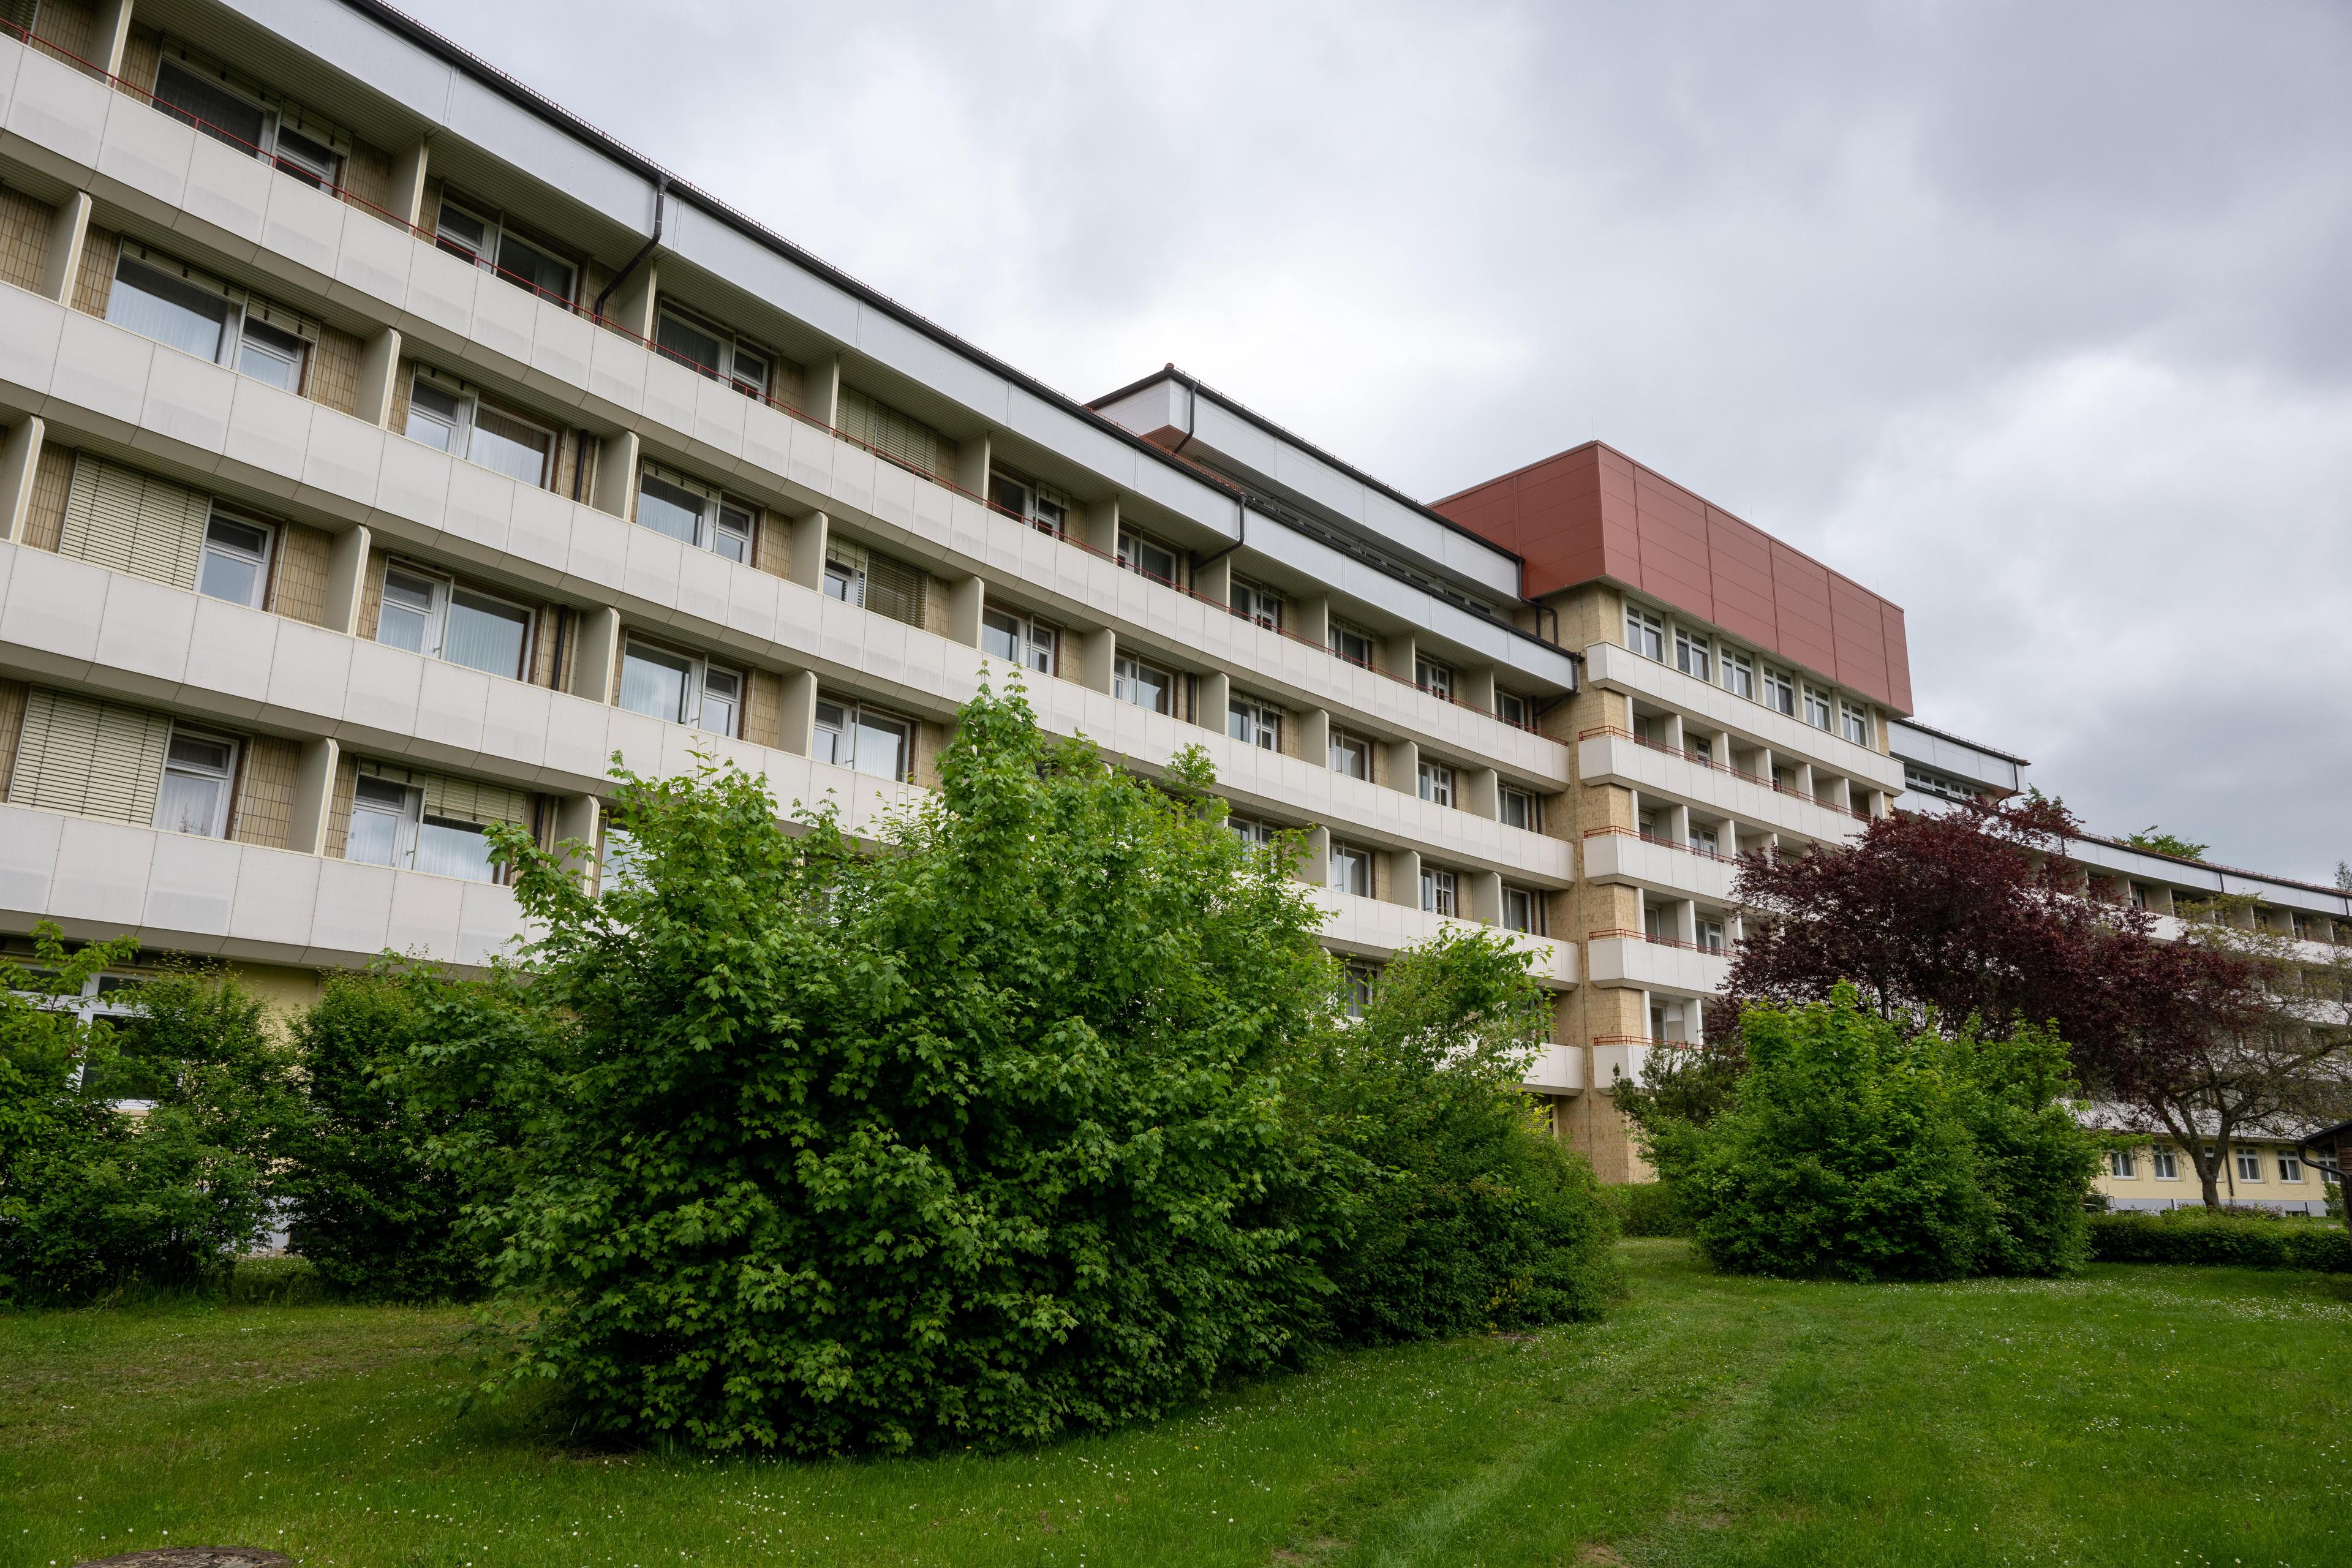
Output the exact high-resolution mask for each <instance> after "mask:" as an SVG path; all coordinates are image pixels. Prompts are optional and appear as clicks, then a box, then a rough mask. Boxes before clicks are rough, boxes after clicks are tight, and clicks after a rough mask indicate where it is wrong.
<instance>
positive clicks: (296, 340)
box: [236, 312, 308, 395]
mask: <svg viewBox="0 0 2352 1568" xmlns="http://www.w3.org/2000/svg"><path fill="white" fill-rule="evenodd" d="M307 353H308V345H307V344H305V343H304V342H302V339H301V337H300V336H299V334H297V333H294V332H289V331H285V330H284V329H283V328H280V327H276V326H272V325H271V324H270V323H268V321H261V320H258V319H257V317H255V316H254V315H253V314H252V313H251V312H247V316H246V318H245V325H244V328H243V331H241V332H240V333H239V335H238V339H237V351H236V368H237V373H238V374H241V375H249V376H251V377H253V379H254V380H256V381H266V382H268V384H270V385H272V386H274V387H276V388H277V389H278V391H280V392H291V393H295V394H298V395H299V393H300V392H301V390H302V363H303V360H304V358H305V356H306V354H307Z"/></svg>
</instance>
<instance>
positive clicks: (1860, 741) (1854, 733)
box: [1838, 702, 1870, 746]
mask: <svg viewBox="0 0 2352 1568" xmlns="http://www.w3.org/2000/svg"><path fill="white" fill-rule="evenodd" d="M1838 720H1839V722H1840V725H1841V726H1842V727H1841V729H1840V731H1839V732H1840V733H1841V734H1843V735H1844V736H1845V738H1846V739H1847V740H1849V741H1852V742H1853V743H1854V744H1855V745H1857V746H1867V745H1869V744H1870V710H1868V709H1867V708H1857V707H1855V706H1854V705H1853V703H1851V702H1841V703H1839V704H1838Z"/></svg>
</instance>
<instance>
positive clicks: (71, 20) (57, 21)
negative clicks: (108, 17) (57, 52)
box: [33, 0, 106, 65]
mask: <svg viewBox="0 0 2352 1568" xmlns="http://www.w3.org/2000/svg"><path fill="white" fill-rule="evenodd" d="M33 32H34V34H35V35H36V36H37V37H43V38H47V40H48V41H49V42H50V43H53V44H55V45H57V47H59V48H61V49H63V50H65V52H66V53H68V54H69V55H72V56H73V57H74V58H77V59H83V60H94V59H96V57H97V54H98V10H97V7H95V6H91V5H80V4H79V3H78V0H41V8H40V14H39V15H38V16H36V17H35V18H34V21H33ZM97 63H98V64H100V65H103V64H105V63H106V62H105V61H103V60H98V61H97Z"/></svg>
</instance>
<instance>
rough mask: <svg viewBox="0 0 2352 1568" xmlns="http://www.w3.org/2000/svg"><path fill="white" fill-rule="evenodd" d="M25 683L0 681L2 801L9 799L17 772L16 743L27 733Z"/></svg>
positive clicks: (0, 782) (0, 774)
mask: <svg viewBox="0 0 2352 1568" xmlns="http://www.w3.org/2000/svg"><path fill="white" fill-rule="evenodd" d="M25 691H26V687H25V683H24V682H23V681H21V680H0V800H5V799H7V798H8V781H9V778H10V776H11V775H13V774H14V773H16V742H17V741H18V739H19V738H21V737H22V736H23V734H24V732H25Z"/></svg>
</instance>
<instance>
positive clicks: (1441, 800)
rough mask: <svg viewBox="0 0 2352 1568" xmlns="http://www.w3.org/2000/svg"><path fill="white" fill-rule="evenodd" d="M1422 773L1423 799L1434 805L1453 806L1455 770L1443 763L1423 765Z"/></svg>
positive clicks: (1420, 781)
mask: <svg viewBox="0 0 2352 1568" xmlns="http://www.w3.org/2000/svg"><path fill="white" fill-rule="evenodd" d="M1420 772H1421V777H1420V779H1419V781H1418V782H1419V787H1420V791H1421V798H1422V799H1423V800H1425V801H1428V802H1429V803H1430V804H1431V805H1453V804H1454V770H1453V769H1452V768H1449V767H1447V766H1446V765H1445V764H1444V763H1422V764H1421V770H1420Z"/></svg>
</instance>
